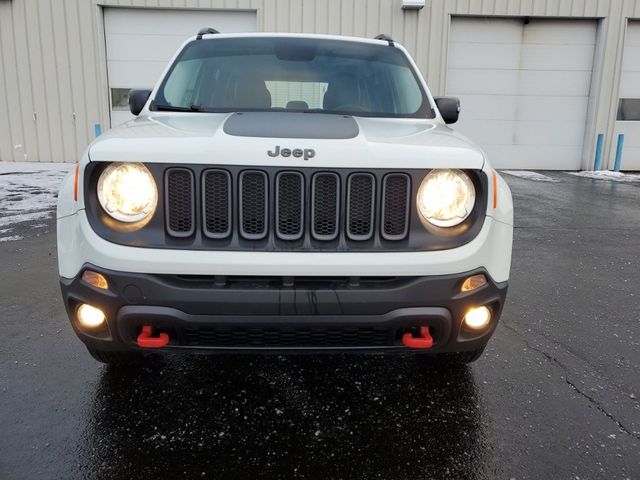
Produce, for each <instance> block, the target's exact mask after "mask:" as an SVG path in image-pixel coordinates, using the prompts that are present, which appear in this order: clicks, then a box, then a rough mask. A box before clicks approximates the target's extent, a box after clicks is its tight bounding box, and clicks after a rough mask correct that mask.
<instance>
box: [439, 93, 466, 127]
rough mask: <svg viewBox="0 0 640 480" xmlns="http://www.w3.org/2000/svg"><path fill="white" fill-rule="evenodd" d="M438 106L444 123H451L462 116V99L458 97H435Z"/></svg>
mask: <svg viewBox="0 0 640 480" xmlns="http://www.w3.org/2000/svg"><path fill="white" fill-rule="evenodd" d="M434 100H435V101H436V106H437V107H438V110H440V115H442V119H443V120H444V123H446V124H448V125H449V124H451V123H456V122H457V121H458V117H459V116H460V99H459V98H456V97H435V98H434Z"/></svg>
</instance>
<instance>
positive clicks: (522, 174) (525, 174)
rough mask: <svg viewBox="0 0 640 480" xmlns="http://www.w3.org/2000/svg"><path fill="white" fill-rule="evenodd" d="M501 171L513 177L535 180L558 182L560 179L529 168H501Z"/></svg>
mask: <svg viewBox="0 0 640 480" xmlns="http://www.w3.org/2000/svg"><path fill="white" fill-rule="evenodd" d="M500 173H506V174H507V175H511V176H512V177H519V178H524V179H527V180H533V181H534V182H552V183H557V182H559V181H560V180H558V179H557V178H551V177H547V176H546V175H543V174H541V173H538V172H531V171H529V170H500Z"/></svg>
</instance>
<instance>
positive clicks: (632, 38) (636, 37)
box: [624, 20, 640, 52]
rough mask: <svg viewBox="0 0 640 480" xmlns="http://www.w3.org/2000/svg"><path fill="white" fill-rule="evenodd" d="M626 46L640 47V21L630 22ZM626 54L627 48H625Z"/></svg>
mask: <svg viewBox="0 0 640 480" xmlns="http://www.w3.org/2000/svg"><path fill="white" fill-rule="evenodd" d="M624 43H625V46H631V47H640V22H639V21H637V20H636V21H633V20H630V21H629V25H628V27H627V37H626V39H625V42H624ZM625 52H626V48H625Z"/></svg>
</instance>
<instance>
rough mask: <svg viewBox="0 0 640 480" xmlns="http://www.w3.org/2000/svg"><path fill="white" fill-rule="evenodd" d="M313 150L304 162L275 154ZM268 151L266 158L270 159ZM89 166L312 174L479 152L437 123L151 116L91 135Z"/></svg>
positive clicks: (263, 115) (444, 164) (469, 162)
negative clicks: (310, 170)
mask: <svg viewBox="0 0 640 480" xmlns="http://www.w3.org/2000/svg"><path fill="white" fill-rule="evenodd" d="M276 147H280V151H282V150H284V149H289V150H290V151H292V150H294V149H300V150H304V149H306V150H313V152H314V154H313V156H311V155H305V156H306V157H308V158H306V159H305V158H303V157H294V156H293V155H290V156H287V157H284V156H282V155H274V154H275V153H276V152H277V150H276ZM269 152H271V154H270V153H269ZM89 157H90V159H91V161H133V162H144V163H147V162H158V163H174V164H175V163H179V164H180V163H182V164H189V163H205V164H215V165H224V164H227V165H252V166H260V165H264V166H283V165H285V166H292V167H318V168H341V167H342V168H345V167H347V168H387V169H388V168H396V167H397V168H468V169H481V168H482V167H483V165H484V155H483V153H482V151H481V150H480V149H479V148H478V147H477V146H475V145H474V144H473V143H472V142H471V141H469V140H468V139H467V138H465V137H464V136H462V135H460V134H458V133H456V132H454V131H453V130H451V129H450V128H448V127H446V126H444V125H442V124H441V123H440V122H438V121H433V120H426V119H389V118H371V117H350V116H345V115H328V114H320V113H290V112H247V113H243V114H237V113H236V114H233V113H169V112H153V114H148V115H145V116H141V117H138V118H136V119H135V120H132V121H130V122H127V123H125V124H123V125H121V126H119V127H117V128H114V129H112V130H110V131H108V132H106V133H105V134H103V135H101V136H100V137H98V138H97V139H96V140H95V141H94V142H93V143H92V144H91V146H90V147H89Z"/></svg>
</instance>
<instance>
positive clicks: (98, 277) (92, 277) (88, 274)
mask: <svg viewBox="0 0 640 480" xmlns="http://www.w3.org/2000/svg"><path fill="white" fill-rule="evenodd" d="M82 281H83V282H86V283H88V284H89V285H92V286H94V287H96V288H101V289H102V290H108V289H109V282H107V279H106V277H105V276H104V275H102V274H101V273H98V272H94V271H92V270H85V271H84V273H83V274H82Z"/></svg>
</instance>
